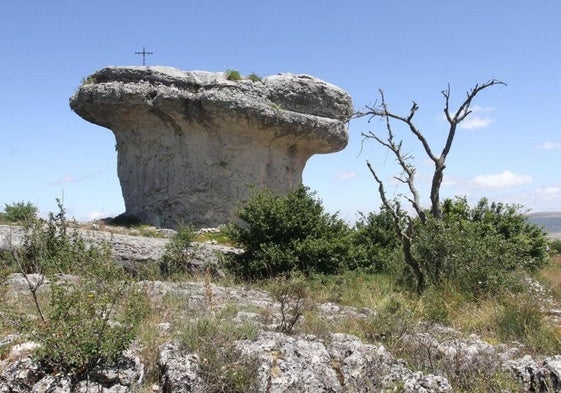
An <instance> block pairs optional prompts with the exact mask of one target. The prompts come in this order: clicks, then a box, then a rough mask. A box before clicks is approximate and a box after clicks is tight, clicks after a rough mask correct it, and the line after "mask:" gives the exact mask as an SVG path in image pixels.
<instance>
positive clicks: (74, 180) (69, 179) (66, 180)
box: [49, 175, 82, 186]
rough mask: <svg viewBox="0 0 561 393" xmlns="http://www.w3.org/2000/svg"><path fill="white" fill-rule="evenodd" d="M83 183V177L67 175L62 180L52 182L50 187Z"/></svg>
mask: <svg viewBox="0 0 561 393" xmlns="http://www.w3.org/2000/svg"><path fill="white" fill-rule="evenodd" d="M80 181H82V178H81V177H76V176H74V175H66V176H63V177H61V178H60V179H56V180H52V181H50V182H49V186H60V185H61V184H72V183H78V182H80Z"/></svg>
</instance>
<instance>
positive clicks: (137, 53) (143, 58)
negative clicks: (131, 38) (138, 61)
mask: <svg viewBox="0 0 561 393" xmlns="http://www.w3.org/2000/svg"><path fill="white" fill-rule="evenodd" d="M134 54H135V55H142V65H143V66H145V65H146V55H153V54H154V52H146V48H145V47H142V52H134Z"/></svg>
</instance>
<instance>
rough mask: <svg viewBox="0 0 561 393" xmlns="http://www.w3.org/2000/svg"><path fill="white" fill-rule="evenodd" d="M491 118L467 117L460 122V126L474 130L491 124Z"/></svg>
mask: <svg viewBox="0 0 561 393" xmlns="http://www.w3.org/2000/svg"><path fill="white" fill-rule="evenodd" d="M492 121H493V120H492V119H490V118H488V117H487V118H485V117H479V116H474V117H469V116H468V117H467V118H466V119H465V120H464V121H463V122H461V123H460V128H465V129H466V130H474V129H476V128H485V127H488V126H489V124H491V122H492Z"/></svg>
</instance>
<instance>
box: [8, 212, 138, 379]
mask: <svg viewBox="0 0 561 393" xmlns="http://www.w3.org/2000/svg"><path fill="white" fill-rule="evenodd" d="M58 204H59V209H60V211H59V213H57V214H56V215H55V214H52V213H51V214H50V215H49V221H48V223H47V225H46V226H43V225H41V224H40V223H35V224H34V225H33V226H31V227H30V228H29V229H28V232H27V233H26V235H25V238H24V246H23V248H22V249H21V250H13V251H12V253H11V263H12V264H13V265H15V266H17V269H18V270H19V272H20V273H21V275H22V276H23V278H24V279H25V281H26V283H27V287H28V294H29V296H30V300H32V304H33V305H34V310H35V313H36V314H37V316H30V315H28V314H27V313H23V315H22V313H19V314H18V313H16V312H15V311H13V310H12V312H8V313H6V314H0V315H5V316H6V319H7V320H5V321H4V323H8V324H11V325H13V326H14V327H15V328H16V329H17V330H18V331H19V332H20V333H21V334H24V335H27V336H28V337H30V338H31V339H32V340H34V341H36V342H37V343H38V344H40V347H39V349H38V350H37V352H36V354H35V358H36V360H37V361H38V362H40V363H41V364H42V365H43V366H44V367H46V368H47V369H48V370H49V371H52V372H64V373H70V374H74V375H76V374H82V373H87V372H88V371H90V370H91V369H92V368H93V367H94V366H97V365H104V364H109V363H112V362H115V361H116V360H117V359H118V358H119V357H120V356H121V355H122V353H123V351H125V350H126V349H127V348H128V346H129V345H130V343H131V342H132V340H133V339H134V338H135V336H136V332H137V329H138V326H139V324H140V322H141V321H142V319H143V317H144V315H145V314H144V313H145V310H146V306H145V297H144V295H143V294H142V293H140V292H138V291H137V290H136V289H135V287H134V283H133V282H132V281H131V280H130V279H129V278H128V275H127V273H126V272H125V271H124V270H123V269H122V268H121V267H120V266H119V265H117V264H116V263H115V262H114V261H113V260H112V258H111V256H110V253H109V251H108V249H107V248H104V247H101V248H100V247H95V246H93V245H86V243H85V241H84V239H83V238H82V237H81V236H80V235H79V234H78V232H76V231H74V232H73V233H70V232H69V229H68V223H67V220H66V217H65V210H64V208H63V206H62V203H61V202H60V201H58ZM28 273H38V275H37V276H35V278H33V277H32V276H28ZM69 274H72V276H69ZM47 285H48V291H46V293H47V295H46V296H45V295H41V296H40V289H41V288H42V287H44V286H47ZM41 293H45V291H41ZM15 301H16V302H17V299H15ZM20 301H21V300H20ZM3 306H6V307H7V308H9V306H12V309H14V308H15V306H16V305H15V304H11V305H10V304H4V305H3Z"/></svg>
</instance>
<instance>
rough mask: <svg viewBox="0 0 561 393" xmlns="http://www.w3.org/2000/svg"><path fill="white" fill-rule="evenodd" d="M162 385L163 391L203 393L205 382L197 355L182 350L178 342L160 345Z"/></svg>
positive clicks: (169, 392)
mask: <svg viewBox="0 0 561 393" xmlns="http://www.w3.org/2000/svg"><path fill="white" fill-rule="evenodd" d="M159 365H160V372H161V376H162V377H161V381H160V386H161V388H162V392H163V393H188V392H190V393H203V392H204V391H205V390H204V382H203V380H202V378H201V377H200V375H199V362H198V359H197V357H196V356H195V355H193V354H191V353H189V352H187V351H184V350H181V349H180V348H179V347H178V346H177V344H175V343H168V344H165V345H163V346H162V347H160V359H159Z"/></svg>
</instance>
